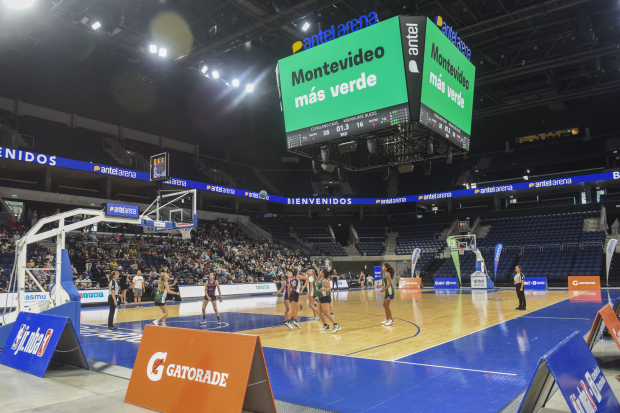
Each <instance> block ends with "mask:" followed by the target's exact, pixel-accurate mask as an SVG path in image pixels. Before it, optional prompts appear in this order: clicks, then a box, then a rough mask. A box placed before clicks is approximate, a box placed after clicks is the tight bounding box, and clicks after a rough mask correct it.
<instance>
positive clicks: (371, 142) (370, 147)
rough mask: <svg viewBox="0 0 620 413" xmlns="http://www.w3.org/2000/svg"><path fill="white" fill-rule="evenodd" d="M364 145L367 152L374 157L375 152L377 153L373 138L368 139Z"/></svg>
mask: <svg viewBox="0 0 620 413" xmlns="http://www.w3.org/2000/svg"><path fill="white" fill-rule="evenodd" d="M366 145H367V146H368V152H369V153H370V154H371V155H374V154H375V152H377V140H376V139H375V138H368V140H367V141H366Z"/></svg>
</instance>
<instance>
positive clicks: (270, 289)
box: [106, 283, 278, 299]
mask: <svg viewBox="0 0 620 413" xmlns="http://www.w3.org/2000/svg"><path fill="white" fill-rule="evenodd" d="M220 290H221V291H222V297H225V296H230V295H250V294H271V293H275V292H277V291H278V288H277V287H276V284H275V283H261V284H220ZM179 291H180V292H181V297H182V298H202V297H204V295H205V286H204V285H180V286H179ZM217 294H218V292H217V289H216V291H215V295H217ZM106 299H107V297H106Z"/></svg>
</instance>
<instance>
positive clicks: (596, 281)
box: [568, 276, 601, 290]
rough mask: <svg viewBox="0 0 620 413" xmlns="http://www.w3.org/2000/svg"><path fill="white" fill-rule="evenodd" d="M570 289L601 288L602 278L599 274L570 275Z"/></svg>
mask: <svg viewBox="0 0 620 413" xmlns="http://www.w3.org/2000/svg"><path fill="white" fill-rule="evenodd" d="M568 289H569V290H600V289H601V278H600V277H597V276H579V277H573V276H569V277H568Z"/></svg>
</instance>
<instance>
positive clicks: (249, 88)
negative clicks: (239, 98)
mask: <svg viewBox="0 0 620 413" xmlns="http://www.w3.org/2000/svg"><path fill="white" fill-rule="evenodd" d="M245 91H246V92H248V93H252V92H254V85H253V84H251V83H250V84H249V85H246V86H245Z"/></svg>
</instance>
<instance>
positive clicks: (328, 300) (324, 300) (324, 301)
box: [319, 295, 332, 304]
mask: <svg viewBox="0 0 620 413" xmlns="http://www.w3.org/2000/svg"><path fill="white" fill-rule="evenodd" d="M319 301H320V302H321V304H329V303H331V302H332V296H331V295H328V296H327V297H320V298H319Z"/></svg>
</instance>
